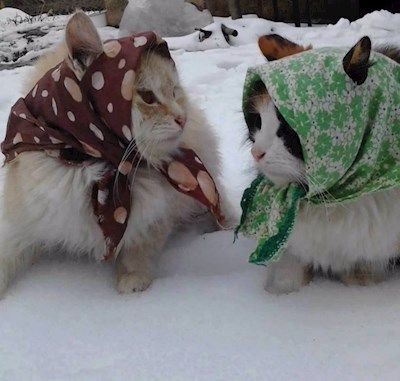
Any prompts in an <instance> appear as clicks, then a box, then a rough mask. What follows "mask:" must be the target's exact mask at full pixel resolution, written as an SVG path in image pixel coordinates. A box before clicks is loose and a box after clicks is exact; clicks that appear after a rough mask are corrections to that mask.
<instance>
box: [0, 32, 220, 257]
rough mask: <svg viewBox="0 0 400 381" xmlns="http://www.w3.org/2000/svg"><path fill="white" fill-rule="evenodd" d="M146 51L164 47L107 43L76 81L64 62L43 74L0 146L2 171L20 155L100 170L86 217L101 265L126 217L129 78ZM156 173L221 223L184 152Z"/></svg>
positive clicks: (204, 180)
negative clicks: (101, 242) (95, 233)
mask: <svg viewBox="0 0 400 381" xmlns="http://www.w3.org/2000/svg"><path fill="white" fill-rule="evenodd" d="M149 49H159V50H160V49H161V53H162V55H163V56H164V57H167V58H168V59H172V58H171V57H170V55H169V51H168V47H167V45H166V43H165V42H164V41H162V40H160V39H159V38H158V37H157V36H156V35H155V34H154V33H152V32H146V33H141V34H137V35H135V36H133V37H126V38H122V39H118V40H112V41H108V42H106V43H105V44H104V52H103V53H102V54H101V55H100V56H99V57H98V58H97V59H96V60H95V61H94V63H93V64H92V65H91V66H90V67H89V68H88V70H87V71H86V72H85V74H84V76H83V78H82V79H81V80H79V79H78V78H77V77H76V75H75V73H74V71H73V70H71V68H70V67H69V66H68V64H67V62H66V61H63V62H61V63H60V64H59V65H57V66H56V67H55V68H53V69H51V70H50V71H49V72H48V73H47V74H45V75H44V77H43V78H42V79H41V80H40V81H39V82H38V83H37V84H36V85H35V86H34V88H33V89H32V91H30V93H29V94H28V95H27V96H26V97H25V98H20V99H19V100H18V101H17V102H16V104H15V105H14V106H13V107H12V109H11V113H10V117H9V121H8V125H7V132H6V137H5V140H4V142H3V143H2V145H1V148H2V152H3V153H4V155H5V163H8V162H11V161H13V160H14V159H15V158H16V157H17V156H18V155H19V154H20V153H22V152H27V151H45V152H46V153H47V154H48V155H49V156H52V157H56V158H58V159H60V160H62V161H63V162H64V163H65V164H67V165H86V164H89V163H91V162H93V161H101V162H105V163H107V170H106V171H105V173H104V174H103V176H102V177H101V179H100V180H99V181H97V182H96V183H95V184H93V189H92V204H93V211H94V214H95V216H96V218H97V221H98V224H99V226H100V227H101V230H102V232H103V235H104V238H105V258H107V259H108V258H113V257H114V256H115V254H116V253H117V252H118V250H119V248H120V243H121V240H122V238H123V235H124V233H125V230H126V226H127V223H128V219H129V214H130V212H131V192H130V176H129V175H130V173H131V170H132V168H135V167H136V165H138V163H137V161H138V159H137V158H138V156H140V155H137V151H136V150H133V152H131V153H130V154H129V155H128V157H124V154H125V152H126V149H127V147H128V145H129V143H130V142H131V141H132V139H134V137H133V136H132V126H131V124H132V121H131V109H132V98H133V87H134V81H135V70H136V69H137V67H138V65H139V63H140V58H141V57H142V56H143V54H144V53H145V52H146V51H148V50H149ZM161 173H162V174H163V175H164V176H165V177H166V179H167V180H168V181H169V182H170V183H171V185H172V186H173V187H174V188H175V189H176V190H177V191H179V192H181V193H184V194H186V195H188V196H190V197H193V198H194V199H196V200H198V201H199V202H201V203H202V204H204V205H205V206H206V207H208V208H209V209H210V210H211V211H212V212H213V213H214V215H215V216H216V218H217V219H218V220H219V221H221V222H222V219H223V217H222V215H221V211H220V206H219V196H218V192H217V189H216V187H215V183H214V181H213V179H212V178H211V176H210V175H209V173H208V171H207V170H206V168H205V167H204V165H203V164H202V161H201V159H200V158H199V157H198V156H197V155H196V153H195V152H194V151H192V150H190V149H186V148H182V149H181V150H180V151H179V152H178V153H177V154H176V155H175V156H174V158H173V160H172V161H171V162H168V163H164V166H163V168H162V169H161Z"/></svg>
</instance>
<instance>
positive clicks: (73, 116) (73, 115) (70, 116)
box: [67, 111, 75, 122]
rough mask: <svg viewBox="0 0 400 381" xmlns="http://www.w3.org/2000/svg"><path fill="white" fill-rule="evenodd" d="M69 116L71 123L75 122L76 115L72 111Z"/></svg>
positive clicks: (68, 113)
mask: <svg viewBox="0 0 400 381" xmlns="http://www.w3.org/2000/svg"><path fill="white" fill-rule="evenodd" d="M67 116H68V119H69V120H70V121H71V122H75V114H74V113H73V112H72V111H68V112H67Z"/></svg>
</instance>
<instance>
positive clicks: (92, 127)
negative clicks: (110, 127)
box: [89, 123, 104, 140]
mask: <svg viewBox="0 0 400 381" xmlns="http://www.w3.org/2000/svg"><path fill="white" fill-rule="evenodd" d="M89 129H90V131H92V132H93V133H94V134H95V136H96V137H97V138H99V139H100V140H104V135H103V133H102V132H101V130H100V129H99V128H98V127H97V126H96V125H94V124H93V123H90V125H89Z"/></svg>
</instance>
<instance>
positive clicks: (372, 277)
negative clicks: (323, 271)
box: [339, 262, 389, 286]
mask: <svg viewBox="0 0 400 381" xmlns="http://www.w3.org/2000/svg"><path fill="white" fill-rule="evenodd" d="M388 269H389V264H388V263H382V262H379V263H372V262H363V263H358V264H356V265H355V266H354V267H353V268H352V269H351V270H349V271H346V272H343V273H341V274H339V279H340V281H341V282H343V283H344V284H345V285H346V286H354V285H356V286H368V285H371V284H376V283H380V282H383V281H384V280H385V279H386V277H387V274H388Z"/></svg>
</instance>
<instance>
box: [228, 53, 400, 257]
mask: <svg viewBox="0 0 400 381" xmlns="http://www.w3.org/2000/svg"><path fill="white" fill-rule="evenodd" d="M345 53H346V52H345V51H343V50H341V49H327V48H324V49H316V50H311V51H307V52H304V53H300V54H297V55H294V56H292V57H288V58H285V59H282V60H278V61H275V62H270V63H267V64H264V65H261V66H259V67H256V68H252V69H249V71H248V73H247V77H246V81H245V87H244V96H243V110H244V113H245V118H246V121H247V122H250V120H251V117H250V114H249V112H250V107H251V96H252V92H253V89H254V87H255V84H256V82H259V81H262V82H263V83H264V84H265V86H266V88H267V90H268V93H269V95H270V96H271V98H272V100H273V102H274V104H275V106H276V107H277V108H278V109H279V111H280V113H281V114H282V115H283V117H284V118H285V120H286V121H287V122H288V123H289V125H290V127H291V128H292V129H293V130H294V131H295V132H296V133H297V135H298V136H299V139H300V143H301V146H302V150H303V155H304V159H305V177H306V180H307V184H308V189H307V190H305V189H304V188H303V187H302V186H301V185H299V184H290V185H289V186H287V187H285V188H276V187H274V186H273V185H272V183H270V182H269V181H268V180H266V179H265V178H263V177H262V176H260V177H259V178H257V179H256V180H255V181H254V182H253V184H252V185H251V187H250V188H249V189H248V190H246V191H245V193H244V196H243V200H242V209H243V214H242V219H241V223H240V225H239V227H238V228H237V230H236V232H237V233H238V232H242V233H243V234H245V235H251V236H255V237H256V238H257V239H258V246H257V249H256V250H255V252H254V253H253V254H252V255H251V257H250V261H251V262H253V263H257V264H263V263H265V262H266V261H268V260H270V259H277V258H278V257H279V255H280V254H281V253H282V252H283V250H284V249H286V248H287V246H288V244H289V239H290V234H291V233H292V231H293V229H294V228H295V224H296V220H297V215H298V212H299V209H300V208H302V207H307V205H306V204H307V203H313V204H316V205H324V207H329V206H335V205H339V204H340V203H344V202H350V201H354V200H357V199H358V198H359V197H362V196H364V195H367V194H370V193H373V192H377V191H383V190H388V189H392V188H397V187H399V186H400V65H399V64H397V63H396V62H394V61H393V60H391V59H389V58H387V57H385V56H384V55H382V54H379V53H372V54H371V61H372V62H373V65H372V66H371V67H370V68H369V70H368V78H367V80H366V81H365V82H364V83H363V84H362V85H357V84H355V83H354V82H353V81H352V80H351V79H350V78H349V77H348V76H347V74H346V73H345V71H344V69H343V64H342V61H343V57H344V56H345ZM294 249H295V248H294ZM393 254H395V253H393Z"/></svg>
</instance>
